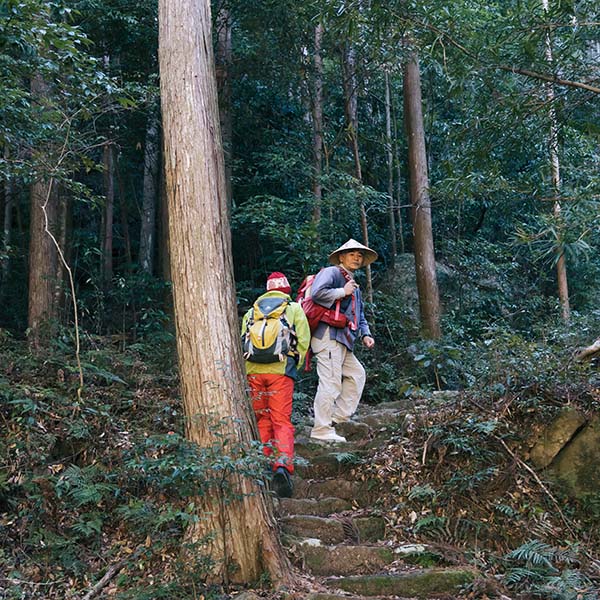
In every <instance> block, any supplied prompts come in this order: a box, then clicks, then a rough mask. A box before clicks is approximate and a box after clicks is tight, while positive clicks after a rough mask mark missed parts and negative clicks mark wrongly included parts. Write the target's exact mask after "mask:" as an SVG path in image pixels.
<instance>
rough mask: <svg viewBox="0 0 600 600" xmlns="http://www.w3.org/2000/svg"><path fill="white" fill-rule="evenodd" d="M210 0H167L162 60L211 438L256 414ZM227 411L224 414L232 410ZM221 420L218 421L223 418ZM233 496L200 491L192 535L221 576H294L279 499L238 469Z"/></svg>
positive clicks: (202, 422)
mask: <svg viewBox="0 0 600 600" xmlns="http://www.w3.org/2000/svg"><path fill="white" fill-rule="evenodd" d="M210 24H211V17H210V4H209V1H208V0H160V1H159V64H160V72H161V99H162V115H163V134H164V149H165V173H166V189H167V197H168V210H169V238H170V242H171V243H170V251H171V274H172V280H173V294H174V306H175V323H176V331H177V351H178V358H179V370H180V380H181V391H182V396H183V404H184V411H185V414H186V434H187V436H188V437H189V439H190V440H192V441H194V442H196V443H197V444H199V445H200V446H202V447H212V446H213V445H214V444H222V443H223V438H225V439H229V440H231V441H232V442H233V443H235V442H240V443H249V442H250V441H251V440H252V439H253V437H254V429H255V424H254V416H253V414H252V412H251V409H250V404H249V401H248V399H247V397H246V395H245V393H244V388H245V378H244V375H243V367H242V356H241V348H240V344H239V335H238V327H239V324H238V319H237V309H236V301H235V287H234V280H233V259H232V254H231V236H230V228H229V222H228V210H227V192H226V185H225V174H224V166H223V150H222V146H221V132H220V127H219V108H218V100H217V89H216V78H215V71H214V62H213V50H212V40H211V25H210ZM223 419H224V421H221V420H223ZM215 423H216V424H215ZM229 483H230V484H231V486H232V488H233V490H235V492H236V497H235V498H228V503H227V504H225V502H224V498H223V495H222V493H220V492H219V490H217V491H216V492H215V493H214V494H212V495H211V496H210V497H203V498H200V499H199V502H201V503H202V509H201V511H202V514H201V515H200V520H199V522H198V523H197V524H196V525H194V526H193V527H192V529H191V530H190V531H189V535H190V537H191V539H192V541H197V540H200V539H201V538H202V537H203V536H204V535H206V534H211V535H213V536H214V537H213V538H212V539H211V540H210V541H209V542H207V543H208V544H209V549H210V554H211V556H212V558H213V559H214V560H215V568H214V571H213V573H212V574H211V577H210V579H211V580H212V581H217V582H222V583H225V584H227V583H228V582H229V580H230V578H231V581H235V582H251V581H256V580H258V578H259V577H260V576H261V574H263V573H264V572H265V571H266V572H267V573H269V575H270V577H271V579H272V581H274V582H285V581H287V580H288V577H289V576H288V572H289V570H288V569H289V564H288V562H287V559H286V557H285V555H284V553H283V550H282V549H281V547H280V544H279V540H278V536H277V532H276V529H275V521H274V518H273V515H272V512H271V504H270V503H269V502H267V498H266V496H265V495H264V493H263V492H262V491H261V489H260V488H259V487H258V486H256V485H255V484H254V483H253V482H252V481H251V480H249V479H247V478H242V477H241V476H239V475H236V474H234V475H232V476H231V480H230V482H229Z"/></svg>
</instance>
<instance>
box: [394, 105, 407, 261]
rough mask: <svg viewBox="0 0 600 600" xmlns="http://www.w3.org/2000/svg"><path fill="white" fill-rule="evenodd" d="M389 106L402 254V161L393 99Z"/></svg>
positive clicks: (397, 217) (402, 251)
mask: <svg viewBox="0 0 600 600" xmlns="http://www.w3.org/2000/svg"><path fill="white" fill-rule="evenodd" d="M391 106H392V114H393V115H394V118H393V124H394V163H395V166H396V200H395V202H394V208H395V213H396V223H397V224H398V241H399V242H400V252H401V253H402V254H404V252H405V249H404V226H403V223H404V219H403V217H402V207H403V205H404V201H403V198H402V163H401V161H400V140H399V136H398V128H397V126H396V123H397V121H398V117H397V115H396V113H395V111H394V103H393V101H392V102H391Z"/></svg>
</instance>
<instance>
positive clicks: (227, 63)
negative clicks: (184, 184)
mask: <svg viewBox="0 0 600 600" xmlns="http://www.w3.org/2000/svg"><path fill="white" fill-rule="evenodd" d="M231 35H232V23H231V9H230V8H229V6H228V5H227V3H226V2H223V3H221V6H220V8H219V12H218V13H217V47H216V56H215V64H216V72H217V92H218V96H219V120H220V124H221V136H222V140H223V153H224V156H225V188H226V192H227V206H228V207H229V210H230V211H231V209H232V207H233V185H232V168H231V161H232V158H233V148H232V146H233V119H232V114H231V108H232V107H231V63H232V60H233V50H232V39H231Z"/></svg>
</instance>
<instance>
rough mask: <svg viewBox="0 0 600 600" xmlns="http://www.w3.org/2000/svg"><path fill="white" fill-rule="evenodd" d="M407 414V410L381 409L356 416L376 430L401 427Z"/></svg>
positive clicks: (372, 429)
mask: <svg viewBox="0 0 600 600" xmlns="http://www.w3.org/2000/svg"><path fill="white" fill-rule="evenodd" d="M406 414H407V413H406V412H402V411H397V410H379V411H377V412H372V413H366V414H362V415H357V416H356V417H355V418H356V420H357V421H358V422H360V423H362V424H363V425H366V426H367V427H368V428H369V429H370V430H371V431H373V432H374V431H377V430H381V429H389V428H396V429H397V428H401V427H402V426H403V425H404V421H405V419H406Z"/></svg>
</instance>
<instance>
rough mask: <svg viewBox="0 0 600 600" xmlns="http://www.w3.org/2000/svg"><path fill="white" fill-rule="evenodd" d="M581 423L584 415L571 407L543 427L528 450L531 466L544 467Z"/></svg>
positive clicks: (583, 423)
mask: <svg viewBox="0 0 600 600" xmlns="http://www.w3.org/2000/svg"><path fill="white" fill-rule="evenodd" d="M583 425H585V417H584V416H583V415H582V414H581V413H579V412H577V411H576V410H571V409H569V410H566V411H564V412H562V413H561V414H560V415H559V416H558V417H557V418H556V419H554V421H552V422H551V423H550V424H549V425H548V426H547V427H546V428H544V430H543V431H542V433H541V435H540V436H539V437H538V439H537V440H536V442H535V444H534V446H533V448H532V449H531V451H530V452H529V458H530V460H531V462H532V464H533V466H534V467H536V468H538V469H544V468H546V467H547V466H548V465H549V464H550V463H551V462H552V461H553V460H554V458H555V457H556V456H557V455H558V453H559V452H560V451H561V450H562V449H563V448H564V447H565V446H566V445H567V444H568V442H569V441H570V440H571V438H572V437H573V436H574V435H575V433H576V432H577V431H578V430H579V429H580V428H581V427H582V426H583Z"/></svg>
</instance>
